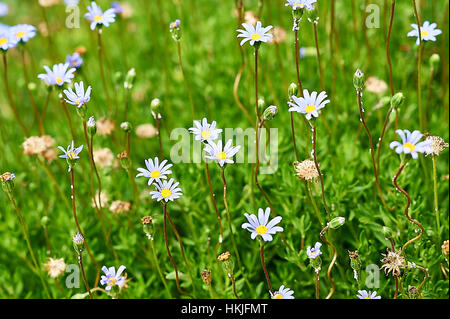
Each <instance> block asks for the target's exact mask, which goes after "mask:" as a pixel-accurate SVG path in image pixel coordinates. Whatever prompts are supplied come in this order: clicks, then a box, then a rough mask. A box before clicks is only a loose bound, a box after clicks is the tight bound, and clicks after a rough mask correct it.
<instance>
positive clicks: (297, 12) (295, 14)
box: [292, 8, 304, 22]
mask: <svg viewBox="0 0 450 319" xmlns="http://www.w3.org/2000/svg"><path fill="white" fill-rule="evenodd" d="M303 11H304V9H303V8H296V9H293V10H292V16H293V17H294V19H295V20H297V22H300V19H301V18H302V17H303Z"/></svg>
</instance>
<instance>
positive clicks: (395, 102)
mask: <svg viewBox="0 0 450 319" xmlns="http://www.w3.org/2000/svg"><path fill="white" fill-rule="evenodd" d="M404 100H405V96H404V95H403V93H402V92H399V93H396V94H395V95H394V96H393V97H392V99H391V106H392V107H393V108H394V109H398V108H399V107H400V105H402V103H403V101H404Z"/></svg>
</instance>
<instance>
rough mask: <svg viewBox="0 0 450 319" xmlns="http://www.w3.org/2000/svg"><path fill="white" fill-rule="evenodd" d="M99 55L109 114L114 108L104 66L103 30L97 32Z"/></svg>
mask: <svg viewBox="0 0 450 319" xmlns="http://www.w3.org/2000/svg"><path fill="white" fill-rule="evenodd" d="M97 44H98V48H97V53H98V65H99V67H100V77H101V79H102V85H103V91H104V92H105V97H106V104H107V105H108V112H109V113H111V111H112V106H111V98H110V96H109V92H108V86H107V84H106V78H105V69H104V65H103V56H104V53H103V43H102V28H99V29H98V31H97Z"/></svg>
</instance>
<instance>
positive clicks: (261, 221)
mask: <svg viewBox="0 0 450 319" xmlns="http://www.w3.org/2000/svg"><path fill="white" fill-rule="evenodd" d="M244 215H245V217H246V218H247V220H248V223H243V224H242V228H244V229H247V230H248V231H249V232H251V233H252V234H251V236H250V237H251V239H255V238H256V236H258V235H259V236H261V237H262V239H263V240H264V241H272V240H273V238H272V235H274V234H275V233H277V232H282V231H283V228H282V227H280V226H275V225H276V224H278V223H279V222H280V221H281V219H282V217H281V216H277V217H275V218H274V219H272V220H271V221H270V222H269V215H270V207H267V208H266V211H265V212H264V210H263V209H262V208H260V209H258V217H256V215H254V214H251V215H249V214H247V213H245V214H244Z"/></svg>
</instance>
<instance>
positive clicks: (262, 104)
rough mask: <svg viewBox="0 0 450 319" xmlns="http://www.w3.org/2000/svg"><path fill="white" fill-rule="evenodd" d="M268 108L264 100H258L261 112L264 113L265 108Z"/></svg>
mask: <svg viewBox="0 0 450 319" xmlns="http://www.w3.org/2000/svg"><path fill="white" fill-rule="evenodd" d="M265 107H266V101H265V100H264V98H262V97H261V98H259V99H258V109H259V112H261V113H262V112H264V108H265Z"/></svg>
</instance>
